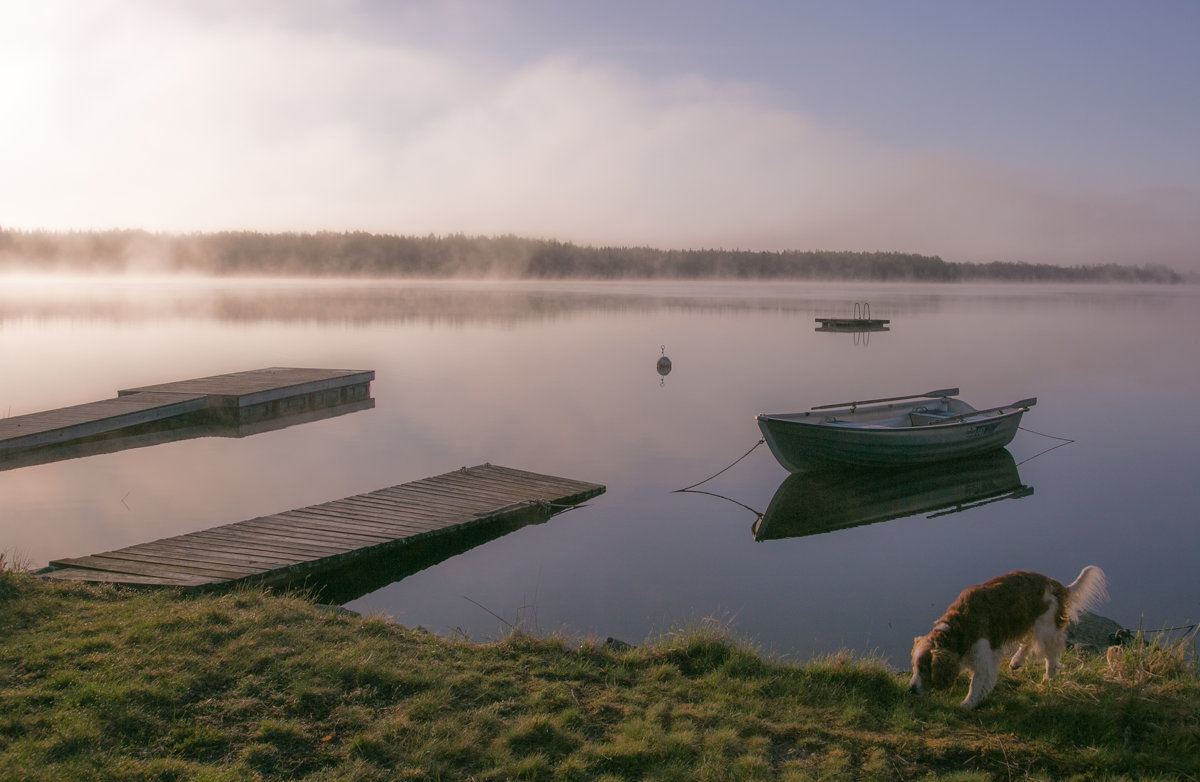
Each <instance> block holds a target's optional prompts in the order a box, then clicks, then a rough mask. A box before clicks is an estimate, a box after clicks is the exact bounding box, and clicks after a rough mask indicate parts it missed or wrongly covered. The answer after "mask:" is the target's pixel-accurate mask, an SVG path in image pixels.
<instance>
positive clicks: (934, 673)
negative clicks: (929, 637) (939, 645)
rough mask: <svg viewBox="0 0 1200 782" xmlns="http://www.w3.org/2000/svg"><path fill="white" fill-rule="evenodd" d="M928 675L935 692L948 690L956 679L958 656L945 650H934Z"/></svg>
mask: <svg viewBox="0 0 1200 782" xmlns="http://www.w3.org/2000/svg"><path fill="white" fill-rule="evenodd" d="M930 673H931V677H930V678H932V679H933V681H932V684H933V688H934V689H935V690H948V689H950V688H951V687H953V686H954V680H955V679H957V678H958V655H957V654H955V653H954V652H950V651H947V650H945V649H934V650H933V663H932V666H931V671H930Z"/></svg>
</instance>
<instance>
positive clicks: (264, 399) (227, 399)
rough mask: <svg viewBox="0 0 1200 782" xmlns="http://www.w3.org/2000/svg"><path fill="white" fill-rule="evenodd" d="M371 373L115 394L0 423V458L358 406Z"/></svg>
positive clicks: (297, 372)
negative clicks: (156, 429) (133, 434)
mask: <svg viewBox="0 0 1200 782" xmlns="http://www.w3.org/2000/svg"><path fill="white" fill-rule="evenodd" d="M374 379H375V372H374V371H373V370H358V369H304V368H291V367H269V368H266V369H253V370H249V371H246V372H234V373H231V374H226V375H213V376H211V377H202V378H196V379H193V380H182V381H177V382H173V383H162V384H158V385H152V386H144V387H141V388H131V389H125V390H119V391H117V397H116V398H115V399H105V400H101V401H99V402H88V403H86V404H81V405H74V406H71V407H64V408H60V409H57V410H48V411H44V412H39V413H30V414H27V415H18V416H12V417H10V418H3V419H0V458H4V457H7V456H9V455H10V454H14V453H18V452H22V451H27V450H29V449H34V448H44V447H46V446H56V445H62V444H64V443H71V442H75V441H81V440H87V439H88V438H96V437H103V436H107V435H112V434H116V433H121V432H126V431H130V430H134V429H136V428H137V427H144V426H147V425H150V424H154V423H159V422H164V423H167V422H173V423H176V424H211V423H223V424H236V425H248V424H254V423H257V422H262V421H266V420H270V419H272V418H277V417H280V416H286V415H291V414H296V413H304V412H310V411H313V410H320V409H324V408H330V407H335V406H338V405H345V404H349V403H356V402H362V401H364V400H366V399H368V398H369V397H370V387H371V381H372V380H374Z"/></svg>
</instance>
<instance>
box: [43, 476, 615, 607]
mask: <svg viewBox="0 0 1200 782" xmlns="http://www.w3.org/2000/svg"><path fill="white" fill-rule="evenodd" d="M604 490H605V487H604V486H602V485H599V484H595V483H585V482H583V481H576V480H571V479H568V478H557V477H554V476H550V475H541V474H538V473H532V472H525V471H523V470H514V469H511V468H507V467H499V466H495V465H490V464H485V465H480V466H478V467H471V468H466V467H464V468H463V469H461V470H458V471H455V472H451V473H446V474H444V475H437V476H434V477H432V478H424V479H422V480H418V481H413V482H412V483H405V484H401V485H399V486H392V487H390V488H386V489H380V490H379V491H374V492H370V493H368V494H359V495H356V496H353V497H347V498H345V499H341V500H335V501H333V502H326V503H323V504H320V505H312V506H309V507H307V508H300V509H297V510H290V511H285V512H283V513H278V514H274V515H270V516H262V517H259V518H255V519H250V520H248V521H240V522H236V523H234V524H227V525H224V526H221V527H214V528H212V529H208V530H203V531H201V532H191V533H188V534H185V535H179V536H176V537H172V538H165V539H162V540H156V541H153V542H150V543H142V544H139V545H136V546H130V547H128V548H123V549H118V550H115V551H106V552H104V553H101V554H93V555H91V556H86V557H75V558H68V559H58V560H54V561H52V562H51V563H50V566H49V568H48V569H47V570H45V571H42V573H41V575H42V577H44V578H49V579H58V580H67V581H88V582H105V583H116V584H129V585H138V586H163V587H178V588H183V589H193V590H194V589H214V588H224V587H228V586H232V585H236V584H241V583H248V582H254V583H261V582H267V583H272V582H280V581H288V580H292V579H294V578H296V577H297V576H298V575H302V574H303V573H306V572H311V571H314V570H319V569H322V568H328V567H331V566H335V565H338V564H344V563H345V562H347V561H348V560H350V559H351V558H353V557H358V556H362V555H366V554H380V553H384V552H388V551H391V550H394V549H401V548H402V547H404V546H405V545H407V544H410V543H414V542H418V541H423V540H427V539H429V538H431V537H433V536H437V535H443V534H446V533H450V532H454V531H456V530H466V529H471V528H476V527H479V526H481V525H486V524H489V523H493V522H499V521H504V520H507V519H511V518H512V517H514V516H517V515H520V514H522V513H527V512H528V511H529V510H530V509H531V508H533V509H536V508H539V507H542V508H545V509H546V511H547V515H548V514H549V512H552V511H554V510H562V509H565V508H566V507H568V506H571V505H574V504H576V503H579V502H583V501H584V500H586V499H589V498H591V497H594V496H596V495H598V494H601V493H603V492H604Z"/></svg>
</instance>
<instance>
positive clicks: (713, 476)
mask: <svg viewBox="0 0 1200 782" xmlns="http://www.w3.org/2000/svg"><path fill="white" fill-rule="evenodd" d="M765 442H766V440H765V439H762V438H759V441H758V442H757V443H755V444H754V446H753V447H752V448H751V449H750V450H749V451H746V452H745V453H744V454H742V455H741V456H739V457H738V458H736V459H734V460H733V464H731V465H729V467H726V468H725V469H724V470H721V472H716V473H713V474H712V475H710V476H708V477H707V478H705V479H704V480H702V481H700V482H699V483H693V484H692V485H691V486H684V487H683V488H682V489H676V490H675V491H676V492H681V491H688V490H689V489H694V488H696V487H697V486H703V485H704V484H706V483H708V482H709V481H711V480H712V479H713V478H716V477H717V476H718V475H720V474H721V473H723V472H725V470H728V469H730V468H732V467H733V465H734V464H737V463H738V462H740V461H741V460H742V459H745V458H746V457H747V456H749V455H750V454H752V453H754V449H755V448H757V447H758V446H760V445H762V444H763V443H765Z"/></svg>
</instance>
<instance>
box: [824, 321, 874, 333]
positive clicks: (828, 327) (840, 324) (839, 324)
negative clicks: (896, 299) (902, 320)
mask: <svg viewBox="0 0 1200 782" xmlns="http://www.w3.org/2000/svg"><path fill="white" fill-rule="evenodd" d="M816 321H817V323H820V324H821V325H820V326H819V327H817V331H849V332H862V331H890V330H891V329H889V328H888V324H889V323H891V321H890V320H888V319H886V318H817V319H816Z"/></svg>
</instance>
